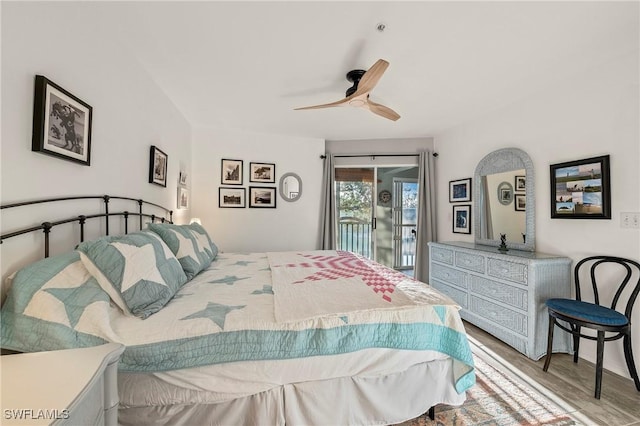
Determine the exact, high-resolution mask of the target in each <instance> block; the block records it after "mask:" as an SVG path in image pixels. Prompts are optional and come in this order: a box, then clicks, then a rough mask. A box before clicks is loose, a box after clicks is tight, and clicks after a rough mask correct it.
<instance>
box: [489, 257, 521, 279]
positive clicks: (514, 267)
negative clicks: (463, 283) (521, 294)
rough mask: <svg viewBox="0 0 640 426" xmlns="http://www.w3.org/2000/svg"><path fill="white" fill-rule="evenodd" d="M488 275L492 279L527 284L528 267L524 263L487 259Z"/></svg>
mask: <svg viewBox="0 0 640 426" xmlns="http://www.w3.org/2000/svg"><path fill="white" fill-rule="evenodd" d="M487 274H488V275H490V276H492V277H496V278H502V279H504V280H509V281H513V282H516V283H520V284H527V265H525V264H523V263H515V262H509V261H507V260H500V259H492V258H489V259H487Z"/></svg>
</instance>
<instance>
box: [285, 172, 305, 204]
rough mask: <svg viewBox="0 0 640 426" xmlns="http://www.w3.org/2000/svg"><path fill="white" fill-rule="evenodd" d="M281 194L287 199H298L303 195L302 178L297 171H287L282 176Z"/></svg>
mask: <svg viewBox="0 0 640 426" xmlns="http://www.w3.org/2000/svg"><path fill="white" fill-rule="evenodd" d="M280 196H281V197H282V199H283V200H285V201H298V199H300V197H301V196H302V179H300V176H298V175H297V174H295V173H285V174H283V175H282V177H281V178H280Z"/></svg>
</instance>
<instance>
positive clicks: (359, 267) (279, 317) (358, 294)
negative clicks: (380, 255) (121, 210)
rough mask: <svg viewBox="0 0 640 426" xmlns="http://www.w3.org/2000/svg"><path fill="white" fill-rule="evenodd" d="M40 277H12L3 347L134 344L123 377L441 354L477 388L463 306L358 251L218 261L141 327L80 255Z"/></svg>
mask: <svg viewBox="0 0 640 426" xmlns="http://www.w3.org/2000/svg"><path fill="white" fill-rule="evenodd" d="M34 269H37V270H32V271H27V272H28V273H26V274H22V271H21V274H22V276H20V274H18V275H17V276H16V279H14V283H13V288H12V290H11V292H10V293H9V295H8V297H7V301H6V303H5V305H4V306H3V308H2V325H3V327H2V329H1V337H2V340H1V342H2V347H4V348H8V349H14V350H19V351H41V350H54V349H63V348H71V347H81V346H91V345H95V344H98V343H101V342H104V341H110V342H119V343H122V344H124V345H125V346H126V350H125V352H124V354H123V357H122V359H121V362H120V367H119V368H120V370H121V371H127V372H156V371H170V370H176V369H184V368H190V367H198V366H206V365H212V364H222V363H229V362H235V361H260V360H285V359H293V358H301V357H311V356H330V355H338V354H345V353H350V352H354V351H359V350H363V349H369V348H391V349H402V350H412V351H413V350H415V351H436V352H438V353H441V354H445V355H447V356H449V357H451V358H453V360H454V375H455V378H454V380H455V383H456V389H457V390H458V392H463V391H464V390H466V389H467V388H469V387H470V386H471V385H472V384H473V383H474V382H475V379H474V374H473V359H472V355H471V350H470V347H469V344H468V342H467V336H466V333H465V331H464V327H463V325H462V321H461V319H460V316H459V314H458V309H459V308H458V307H457V306H456V305H455V304H454V303H453V302H452V301H451V300H450V299H449V298H447V297H446V296H443V295H441V294H439V293H437V292H436V291H433V290H431V288H430V287H429V286H427V285H425V284H423V283H420V282H418V281H414V280H412V279H410V278H407V277H405V276H404V275H402V274H399V273H397V272H395V271H392V270H389V269H387V268H384V267H381V266H380V265H378V264H376V263H373V262H370V261H368V260H366V259H364V258H361V257H358V256H355V255H353V254H350V253H345V252H335V251H326V252H291V253H268V254H267V253H251V254H243V253H220V254H218V256H217V258H216V259H215V260H214V261H213V262H212V263H211V265H209V266H208V267H207V268H206V269H204V270H203V271H202V272H201V273H199V274H198V275H197V276H195V278H193V279H192V280H190V281H188V282H187V283H186V284H184V285H183V286H182V287H181V288H180V289H179V290H178V291H177V293H176V294H175V296H174V297H173V298H172V299H171V300H170V301H169V302H168V303H167V304H166V305H165V306H164V307H163V308H162V309H161V310H159V311H158V312H156V313H154V314H153V315H151V316H149V317H147V318H146V319H144V320H143V319H140V318H138V317H134V316H131V315H125V314H124V313H123V312H122V311H121V309H120V308H118V307H117V306H116V305H115V304H113V303H112V302H111V301H110V298H109V296H108V295H107V294H106V293H105V292H104V291H101V288H100V286H99V285H98V284H97V283H96V281H95V279H94V278H93V277H92V276H91V275H90V274H88V273H87V272H86V270H85V269H83V268H82V262H81V261H80V260H79V256H78V254H77V252H73V254H70V255H67V256H66V257H64V258H63V259H60V258H51V259H49V260H48V263H47V262H45V265H44V266H40V268H39V269H38V268H34ZM18 278H20V280H19V281H20V282H16V280H17V279H18Z"/></svg>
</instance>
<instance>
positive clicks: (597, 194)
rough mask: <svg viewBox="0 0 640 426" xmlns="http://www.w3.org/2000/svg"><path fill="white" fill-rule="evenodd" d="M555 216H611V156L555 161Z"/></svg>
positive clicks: (601, 217)
mask: <svg viewBox="0 0 640 426" xmlns="http://www.w3.org/2000/svg"><path fill="white" fill-rule="evenodd" d="M550 173H551V218H554V219H558V218H560V219H611V182H610V177H609V156H608V155H604V156H601V157H593V158H586V159H584V160H577V161H569V162H566V163H559V164H552V165H551V166H550Z"/></svg>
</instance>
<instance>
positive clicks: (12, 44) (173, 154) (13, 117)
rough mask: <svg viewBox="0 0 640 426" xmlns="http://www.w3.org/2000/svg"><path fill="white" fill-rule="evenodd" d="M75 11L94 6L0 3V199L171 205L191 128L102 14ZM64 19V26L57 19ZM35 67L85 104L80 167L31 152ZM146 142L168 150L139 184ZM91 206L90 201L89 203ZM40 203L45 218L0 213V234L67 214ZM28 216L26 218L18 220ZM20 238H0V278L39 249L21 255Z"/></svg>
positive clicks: (178, 215)
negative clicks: (158, 181)
mask: <svg viewBox="0 0 640 426" xmlns="http://www.w3.org/2000/svg"><path fill="white" fill-rule="evenodd" d="M82 14H87V15H96V16H98V15H100V14H101V8H100V7H99V6H97V5H95V4H90V5H83V4H81V3H71V4H68V3H61V2H52V3H46V2H45V3H29V2H26V3H25V2H23V3H18V2H13V3H8V2H3V4H2V145H1V148H2V159H1V166H2V169H1V176H2V184H1V194H0V198H1V200H2V203H3V204H4V203H9V202H16V201H25V200H32V199H37V198H48V197H56V196H65V195H102V194H109V195H117V196H126V197H133V198H143V199H145V200H148V201H151V202H154V203H157V204H160V205H164V206H167V207H169V208H172V209H175V208H176V198H177V180H178V173H179V170H180V167H183V168H184V169H185V170H186V171H190V163H191V127H190V125H189V123H188V122H187V121H186V119H185V118H184V117H183V116H182V114H181V113H180V112H179V111H178V110H177V109H176V107H175V106H174V105H173V104H172V102H171V101H170V100H169V99H168V98H167V97H166V96H165V94H164V93H163V91H162V90H161V89H160V88H159V87H158V86H157V85H156V84H155V83H154V82H153V81H152V80H151V78H150V77H149V76H148V75H147V74H146V72H145V71H144V70H143V69H142V68H141V67H140V66H139V65H138V64H137V62H136V61H135V60H134V59H133V58H131V57H129V56H128V55H127V54H126V49H123V47H122V46H119V45H116V44H114V43H113V42H112V39H113V38H112V37H110V31H112V30H113V25H109V19H108V18H105V17H103V19H102V20H93V21H92V22H87V21H86V20H85V19H80V16H79V15H82ZM87 15H83V16H87ZM65 22H73V25H64V24H61V23H65ZM115 22H116V21H113V22H111V24H113V23H115ZM102 24H104V25H102ZM36 74H41V75H44V76H46V77H47V78H49V79H50V80H52V81H53V82H55V83H56V84H58V85H60V86H62V87H63V88H65V89H66V90H68V91H70V92H71V93H73V94H74V95H76V96H78V97H79V98H80V99H82V100H83V101H85V102H87V103H88V104H89V105H91V106H92V107H93V123H92V124H93V131H92V137H91V166H90V167H87V166H84V165H81V164H78V163H72V162H69V161H65V160H61V159H58V158H55V157H51V156H47V155H43V154H41V153H36V152H32V151H31V129H32V116H33V96H34V76H35V75H36ZM151 145H156V146H158V147H159V148H160V149H162V150H163V151H164V152H165V153H166V154H167V155H168V177H167V187H166V188H163V187H160V186H157V185H152V184H150V183H148V173H149V148H150V146H151ZM95 206H96V207H95V209H96V210H97V209H98V208H100V204H99V202H96V204H95ZM46 210H47V211H45V212H44V214H48V216H44V217H43V216H40V217H37V218H36V217H35V216H34V217H33V218H30V217H29V215H26V214H25V211H24V210H22V209H21V210H20V212H19V213H13V212H9V211H7V210H4V211H3V214H2V217H3V222H2V231H3V232H6V231H10V230H14V229H16V228H15V226H18V223H17V222H18V219H20V220H22V222H20V223H21V224H22V225H23V226H26V225H34V224H39V223H41V222H42V221H44V220H45V219H48V220H53V219H60V218H64V217H66V216H65V215H62V214H63V213H64V214H68V211H66V212H60V213H58V211H57V208H56V207H53V208H52V207H47V209H46ZM131 210H132V211H135V209H134V208H132V209H131ZM112 211H113V210H112ZM73 213H74V214H80V213H82V212H80V211H74V212H73ZM54 214H55V216H53V217H52V215H54ZM58 214H60V215H62V216H58ZM16 216H19V217H16ZM184 216H188V212H187V211H176V212H175V214H174V219H175V220H176V221H178V222H180V221H182V220H184ZM30 219H33V221H34V222H27V223H25V221H24V220H30ZM54 231H55V229H54ZM54 234H55V232H54ZM20 239H22V240H24V239H25V238H24V237H18V238H15V239H11V240H7V241H5V242H4V243H3V244H2V245H0V250H1V257H2V278H3V282H4V278H5V277H6V275H7V271H11V270H13V269H15V268H16V267H17V266H18V265H21V264H24V263H26V262H28V261H29V260H30V259H35V258H38V257H39V256H42V250H41V249H37V250H35V252H34V253H32V256H31V258H29V257H28V256H27V257H25V252H24V251H23V250H25V249H26V248H25V247H23V246H22V245H23V242H21V241H16V240H20ZM35 240H38V241H39V240H41V234H40V233H38V235H37V236H36V235H34V236H31V237H27V241H25V242H24V244H25V246H26V245H32V244H35V242H36V241H35ZM69 248H72V246H71V247H66V248H65V249H60V250H61V251H66V250H67V249H69ZM16 258H20V259H21V261H20V262H18V263H16V262H17V261H16V260H15V259H16Z"/></svg>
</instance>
